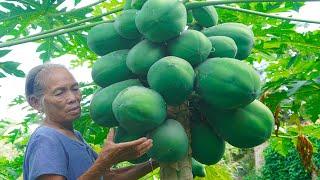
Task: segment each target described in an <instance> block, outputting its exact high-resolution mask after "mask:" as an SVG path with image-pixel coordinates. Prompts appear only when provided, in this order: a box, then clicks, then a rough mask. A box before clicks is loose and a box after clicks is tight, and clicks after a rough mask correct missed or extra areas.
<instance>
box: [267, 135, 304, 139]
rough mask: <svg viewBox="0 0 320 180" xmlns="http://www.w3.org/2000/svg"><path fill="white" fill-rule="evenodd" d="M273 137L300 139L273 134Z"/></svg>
mask: <svg viewBox="0 0 320 180" xmlns="http://www.w3.org/2000/svg"><path fill="white" fill-rule="evenodd" d="M271 137H278V138H286V139H294V138H296V137H298V136H283V135H275V134H272V135H271Z"/></svg>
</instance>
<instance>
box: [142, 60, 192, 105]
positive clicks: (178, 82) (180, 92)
mask: <svg viewBox="0 0 320 180" xmlns="http://www.w3.org/2000/svg"><path fill="white" fill-rule="evenodd" d="M194 78H195V73H194V70H193V68H192V66H191V65H190V63H188V62H187V61H185V60H184V59H181V58H178V57H175V56H167V57H164V58H162V59H160V60H159V61H157V62H156V63H154V64H153V65H152V66H151V68H150V70H149V71H148V75H147V79H148V84H149V85H150V87H151V89H154V90H155V91H157V92H158V93H159V94H161V95H162V97H163V98H164V100H165V101H166V103H167V104H169V105H174V106H176V105H179V104H181V103H183V102H184V101H185V100H186V99H187V98H188V96H189V95H190V94H191V92H192V90H193V84H194Z"/></svg>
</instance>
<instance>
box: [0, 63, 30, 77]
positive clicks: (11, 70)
mask: <svg viewBox="0 0 320 180" xmlns="http://www.w3.org/2000/svg"><path fill="white" fill-rule="evenodd" d="M19 65H20V63H18V62H13V61H6V62H1V63H0V68H1V69H2V70H4V71H5V72H6V73H8V74H11V75H15V76H17V77H24V76H25V74H24V72H23V71H21V70H18V69H17V68H18V66H19Z"/></svg>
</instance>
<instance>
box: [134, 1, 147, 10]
mask: <svg viewBox="0 0 320 180" xmlns="http://www.w3.org/2000/svg"><path fill="white" fill-rule="evenodd" d="M146 1H147V0H132V2H131V7H132V8H135V9H138V10H140V9H141V8H142V6H143V4H144V3H145V2H146Z"/></svg>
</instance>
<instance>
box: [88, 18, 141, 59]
mask: <svg viewBox="0 0 320 180" xmlns="http://www.w3.org/2000/svg"><path fill="white" fill-rule="evenodd" d="M139 40H140V39H133V40H132V39H126V38H123V37H122V36H120V35H119V34H118V33H117V31H116V30H115V28H114V25H113V23H104V24H99V25H97V26H94V27H93V28H91V30H90V31H89V33H88V37H87V43H88V46H89V48H90V49H91V50H92V51H93V52H94V53H96V54H98V55H99V56H103V55H106V54H108V53H110V52H113V51H116V50H121V49H130V48H131V47H133V46H134V45H135V44H137V43H138V42H139Z"/></svg>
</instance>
